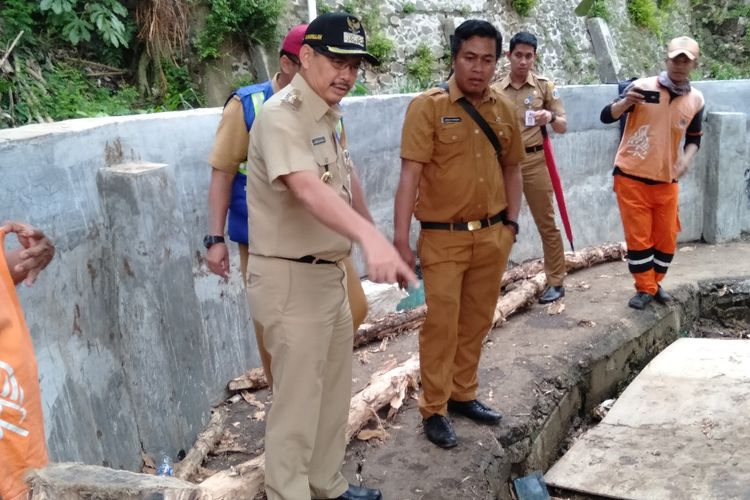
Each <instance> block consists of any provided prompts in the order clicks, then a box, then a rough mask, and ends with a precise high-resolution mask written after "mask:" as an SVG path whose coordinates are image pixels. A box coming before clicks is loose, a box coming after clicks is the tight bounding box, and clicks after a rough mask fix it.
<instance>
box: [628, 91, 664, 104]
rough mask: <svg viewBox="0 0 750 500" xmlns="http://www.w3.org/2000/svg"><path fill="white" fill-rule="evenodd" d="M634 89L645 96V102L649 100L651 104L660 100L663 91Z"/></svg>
mask: <svg viewBox="0 0 750 500" xmlns="http://www.w3.org/2000/svg"><path fill="white" fill-rule="evenodd" d="M634 90H635V91H636V92H638V93H639V94H641V95H642V96H643V101H644V102H647V103H650V104H656V103H658V102H659V96H660V95H661V93H660V92H659V91H658V90H643V89H634Z"/></svg>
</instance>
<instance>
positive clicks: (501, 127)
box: [488, 123, 513, 157]
mask: <svg viewBox="0 0 750 500" xmlns="http://www.w3.org/2000/svg"><path fill="white" fill-rule="evenodd" d="M490 127H492V130H493V131H494V132H495V135H496V136H497V138H498V140H499V141H500V147H501V148H502V151H500V156H501V157H502V156H503V155H505V154H506V153H507V152H508V151H510V143H511V140H512V139H513V135H512V134H513V127H511V126H510V125H509V124H507V123H492V124H490ZM488 140H489V139H488Z"/></svg>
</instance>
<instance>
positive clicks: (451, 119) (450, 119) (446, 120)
mask: <svg viewBox="0 0 750 500" xmlns="http://www.w3.org/2000/svg"><path fill="white" fill-rule="evenodd" d="M442 121H443V123H461V117H460V116H444V117H443V118H442Z"/></svg>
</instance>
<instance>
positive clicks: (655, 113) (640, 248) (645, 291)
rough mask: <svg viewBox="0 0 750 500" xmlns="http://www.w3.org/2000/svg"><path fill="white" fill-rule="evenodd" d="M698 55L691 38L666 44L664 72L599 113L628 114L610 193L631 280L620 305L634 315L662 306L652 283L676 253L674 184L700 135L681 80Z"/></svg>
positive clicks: (695, 96) (608, 119)
mask: <svg viewBox="0 0 750 500" xmlns="http://www.w3.org/2000/svg"><path fill="white" fill-rule="evenodd" d="M699 55H700V49H699V47H698V43H697V42H696V41H695V40H693V39H692V38H689V37H687V36H680V37H677V38H675V39H673V40H672V41H670V42H669V44H668V46H667V57H666V59H665V64H666V68H667V69H666V71H664V72H662V73H661V74H660V75H658V76H653V77H650V78H641V79H638V80H635V81H634V82H633V83H631V84H630V85H629V86H628V87H627V88H626V89H625V91H624V92H623V93H622V95H621V96H620V97H619V98H618V99H617V100H616V101H615V102H614V103H612V104H609V105H607V106H606V107H605V108H604V109H603V110H602V113H601V120H602V122H604V123H613V122H615V121H617V120H618V119H619V118H620V116H622V115H623V114H624V113H628V115H627V119H626V122H625V130H624V133H623V136H622V140H621V141H620V147H619V148H618V150H617V156H616V157H615V169H614V191H615V193H616V194H617V203H618V205H619V208H620V218H621V219H622V226H623V229H624V231H625V242H626V243H627V246H628V267H629V269H630V272H631V273H632V274H633V278H635V289H636V294H635V295H634V296H633V297H632V298H631V299H630V301H629V302H628V305H629V306H630V307H632V308H634V309H644V308H645V307H646V306H647V305H648V304H649V303H650V302H651V301H652V300H654V299H656V301H657V302H660V303H662V304H665V303H667V302H669V301H670V296H669V295H668V294H667V293H666V292H665V291H664V289H663V288H662V287H661V285H660V284H659V283H660V282H661V281H662V280H663V279H664V276H665V275H666V273H667V270H668V269H669V265H670V263H671V262H672V258H673V257H674V252H675V249H676V248H677V233H678V231H679V230H680V220H679V216H678V213H677V209H678V185H677V180H678V179H679V178H680V177H682V176H683V175H684V174H685V173H686V172H687V171H688V168H689V166H690V165H691V163H692V161H693V157H694V156H695V153H697V152H698V149H699V148H700V143H701V135H702V133H703V132H702V129H701V127H702V121H703V108H704V99H703V94H701V92H700V91H699V90H698V89H696V88H693V87H692V86H691V85H690V80H689V77H690V71H692V70H693V69H694V68H695V67H696V65H697V62H698V56H699ZM683 137H684V138H685V145H684V147H683V148H682V151H680V148H679V146H680V142H681V141H682V139H683Z"/></svg>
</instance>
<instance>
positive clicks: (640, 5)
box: [628, 0, 661, 35]
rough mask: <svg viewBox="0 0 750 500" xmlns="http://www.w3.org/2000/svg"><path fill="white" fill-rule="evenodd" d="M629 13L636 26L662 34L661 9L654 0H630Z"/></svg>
mask: <svg viewBox="0 0 750 500" xmlns="http://www.w3.org/2000/svg"><path fill="white" fill-rule="evenodd" d="M628 15H629V16H630V20H631V21H632V22H633V24H635V25H636V26H639V27H641V28H646V29H648V30H649V31H651V32H653V33H655V34H657V35H659V34H661V22H660V19H659V9H658V8H657V6H656V2H655V1H654V0H628Z"/></svg>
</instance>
